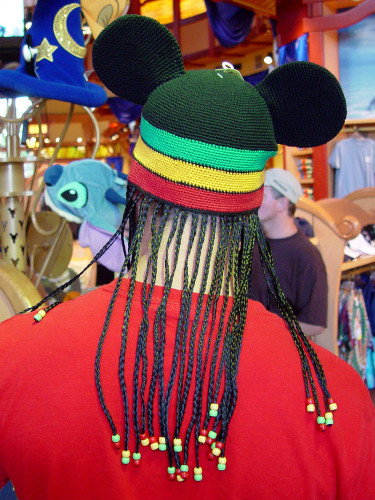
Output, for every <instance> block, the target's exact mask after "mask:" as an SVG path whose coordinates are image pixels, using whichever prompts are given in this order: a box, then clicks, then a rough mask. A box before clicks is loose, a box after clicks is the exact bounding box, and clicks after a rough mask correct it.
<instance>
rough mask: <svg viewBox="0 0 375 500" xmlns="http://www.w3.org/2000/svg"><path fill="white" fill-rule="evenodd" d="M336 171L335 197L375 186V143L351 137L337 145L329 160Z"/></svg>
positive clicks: (366, 139) (362, 138) (363, 138)
mask: <svg viewBox="0 0 375 500" xmlns="http://www.w3.org/2000/svg"><path fill="white" fill-rule="evenodd" d="M328 162H329V164H330V165H331V167H332V168H333V169H334V170H335V197H336V198H343V197H344V196H346V195H347V194H349V193H351V192H353V191H355V190H357V189H362V188H365V187H374V186H375V141H374V140H372V139H368V138H365V137H363V136H362V137H359V136H357V137H349V138H348V139H343V140H341V141H339V142H337V143H336V145H335V147H334V149H333V151H332V153H331V155H330V157H329V160H328Z"/></svg>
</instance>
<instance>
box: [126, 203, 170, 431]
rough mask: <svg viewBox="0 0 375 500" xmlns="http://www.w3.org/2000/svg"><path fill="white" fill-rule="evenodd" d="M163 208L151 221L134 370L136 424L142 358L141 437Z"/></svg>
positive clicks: (165, 213) (164, 215) (158, 207)
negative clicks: (147, 347)
mask: <svg viewBox="0 0 375 500" xmlns="http://www.w3.org/2000/svg"><path fill="white" fill-rule="evenodd" d="M161 209H162V206H161V204H160V203H157V204H156V205H155V208H154V213H153V216H152V221H151V241H150V245H151V253H150V257H149V259H148V261H147V266H146V271H145V277H144V282H143V289H142V305H143V317H142V323H141V326H140V330H139V337H138V343H137V351H136V362H135V370H134V379H133V395H134V401H133V419H134V422H136V420H137V406H138V397H137V386H138V374H139V361H140V357H141V356H142V384H141V387H140V399H141V431H140V432H141V435H142V434H144V433H145V431H146V404H145V401H144V392H145V388H146V383H147V365H148V362H147V354H146V343H147V334H148V330H149V317H148V308H149V305H150V303H151V299H152V294H153V291H154V287H155V283H156V276H157V257H158V252H159V247H160V243H161V239H162V236H163V233H164V228H165V224H166V221H167V217H168V213H169V208H168V207H164V208H163V213H162V215H161V219H160V224H159V227H158V228H156V225H157V224H156V223H157V218H158V215H159V212H160V211H161ZM150 270H151V283H150V286H148V284H147V283H148V277H149V273H150Z"/></svg>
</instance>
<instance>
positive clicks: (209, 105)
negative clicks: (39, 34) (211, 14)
mask: <svg viewBox="0 0 375 500" xmlns="http://www.w3.org/2000/svg"><path fill="white" fill-rule="evenodd" d="M93 63H94V68H95V70H96V72H97V74H98V75H99V77H100V78H101V80H102V81H103V83H104V84H105V85H106V86H107V87H108V88H109V89H110V90H111V91H112V92H114V93H115V94H117V95H119V96H120V97H123V98H125V99H127V100H130V101H132V102H136V103H140V104H144V108H143V113H142V120H141V131H140V139H139V141H138V143H137V145H136V148H135V150H134V158H133V160H132V164H131V168H130V172H129V177H128V180H129V183H130V184H134V185H135V186H137V187H138V189H140V190H141V191H143V192H145V193H148V194H150V195H152V196H153V197H154V198H156V199H161V200H163V201H166V202H168V203H170V204H173V205H178V206H182V207H185V208H188V209H193V210H201V211H208V212H211V213H212V212H215V213H246V212H250V211H251V210H253V209H255V208H257V207H259V205H260V204H261V201H262V196H263V182H264V166H265V163H266V161H267V160H268V159H269V158H270V157H271V156H273V155H275V154H276V151H277V143H279V144H285V145H290V146H298V147H312V146H317V145H320V144H323V143H325V142H327V141H328V140H330V139H332V138H333V137H334V136H335V135H336V134H337V133H338V132H339V131H340V129H341V128H342V125H343V123H344V121H345V117H346V104H345V98H344V95H343V93H342V90H341V87H340V85H339V83H338V82H337V80H336V78H335V77H334V76H333V75H332V74H331V73H330V72H329V71H327V70H326V69H325V68H323V67H321V66H318V65H316V64H312V63H305V62H303V63H291V64H286V65H284V66H281V67H279V68H277V69H276V70H274V71H273V72H272V73H270V74H269V75H268V76H267V77H266V78H265V79H264V80H263V81H262V82H261V84H259V85H257V86H256V87H253V86H251V85H250V84H248V83H247V82H245V81H243V79H242V77H241V75H240V74H239V73H238V72H237V71H236V70H233V69H231V68H229V67H224V68H223V69H221V70H198V71H189V72H185V70H184V67H183V60H182V55H181V52H180V49H179V47H178V44H177V42H176V40H175V39H174V37H173V35H172V34H171V33H170V32H169V30H168V29H167V28H166V27H165V26H163V25H161V24H160V23H158V22H157V21H156V20H154V19H150V18H146V17H142V16H137V15H129V16H124V17H121V18H119V19H117V20H116V21H114V22H113V23H111V24H110V25H109V26H108V27H107V28H106V29H104V30H103V31H102V32H101V34H100V35H99V36H98V38H97V39H96V40H95V43H94V50H93Z"/></svg>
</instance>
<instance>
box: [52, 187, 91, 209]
mask: <svg viewBox="0 0 375 500" xmlns="http://www.w3.org/2000/svg"><path fill="white" fill-rule="evenodd" d="M58 198H59V199H60V201H61V203H63V204H64V205H67V206H69V207H74V208H82V207H84V206H85V205H86V203H87V198H88V195H87V188H86V186H85V185H84V184H82V183H81V182H71V183H69V184H65V186H63V187H62V188H61V189H60V191H59V192H58Z"/></svg>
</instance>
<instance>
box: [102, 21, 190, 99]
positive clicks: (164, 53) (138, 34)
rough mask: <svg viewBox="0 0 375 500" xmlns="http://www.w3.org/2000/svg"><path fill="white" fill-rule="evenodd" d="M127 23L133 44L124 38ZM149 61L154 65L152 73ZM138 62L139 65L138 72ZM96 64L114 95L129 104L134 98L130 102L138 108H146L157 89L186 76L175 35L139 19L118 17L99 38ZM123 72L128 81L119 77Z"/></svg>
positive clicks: (155, 22) (156, 23)
mask: <svg viewBox="0 0 375 500" xmlns="http://www.w3.org/2000/svg"><path fill="white" fill-rule="evenodd" d="M124 20H126V24H127V28H128V30H129V33H130V32H131V33H132V39H131V40H129V38H128V37H126V36H123V34H122V27H123V22H124ZM134 43H136V47H134ZM150 47H152V50H151V51H150ZM150 60H152V61H153V62H154V63H155V64H154V65H153V69H152V71H151V70H150V68H149V64H148V62H149V61H150ZM135 62H138V63H140V64H139V66H138V65H137V67H136V68H135ZM156 63H158V64H156ZM93 64H94V66H95V71H96V72H97V73H98V74H100V78H101V80H102V81H103V82H105V84H106V86H107V87H108V88H109V89H110V90H111V91H112V92H113V93H114V94H116V95H118V96H119V97H124V98H125V99H128V100H129V95H131V96H132V97H131V101H132V102H134V103H137V104H144V103H145V102H146V99H147V97H148V96H149V94H150V92H152V91H153V90H154V88H155V87H156V86H157V85H159V84H160V83H162V82H165V81H168V80H169V79H170V78H174V77H176V76H179V75H181V74H183V73H184V72H185V70H184V63H183V60H182V57H181V53H180V48H179V46H178V43H177V42H176V39H175V38H174V36H173V35H172V33H171V32H170V31H169V30H168V29H167V28H165V27H163V28H162V29H160V25H159V23H158V22H157V21H156V20H155V19H150V18H148V17H143V16H137V15H128V16H124V17H119V18H118V19H116V20H115V21H113V22H112V23H111V24H110V25H109V26H107V28H106V29H105V30H103V31H102V32H101V33H100V34H99V36H98V37H97V39H96V41H95V51H94V52H93ZM123 71H124V72H125V73H126V78H121V77H119V73H122V72H123ZM140 82H141V84H140Z"/></svg>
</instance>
